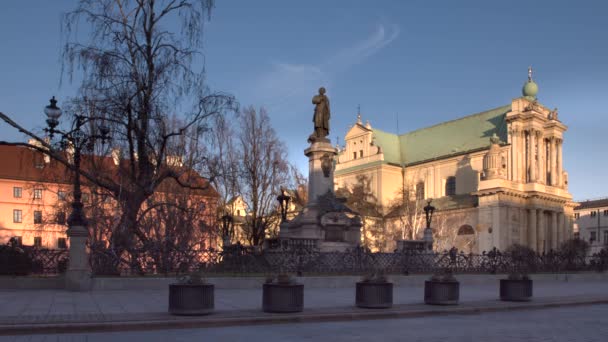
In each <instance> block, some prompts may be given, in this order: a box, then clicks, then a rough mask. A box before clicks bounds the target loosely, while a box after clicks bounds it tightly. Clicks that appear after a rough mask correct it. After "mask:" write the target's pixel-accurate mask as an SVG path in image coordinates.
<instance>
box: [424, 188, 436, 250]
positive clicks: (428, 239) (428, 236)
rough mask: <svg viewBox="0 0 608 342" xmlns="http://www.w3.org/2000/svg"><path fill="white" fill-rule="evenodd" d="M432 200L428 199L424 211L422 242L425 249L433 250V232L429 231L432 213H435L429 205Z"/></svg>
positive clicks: (433, 208)
mask: <svg viewBox="0 0 608 342" xmlns="http://www.w3.org/2000/svg"><path fill="white" fill-rule="evenodd" d="M432 201H433V200H432V199H429V200H428V202H427V204H426V206H425V207H424V208H423V209H424V214H425V215H426V228H425V229H424V238H423V240H424V241H425V243H426V246H427V249H429V250H431V249H433V230H432V229H431V221H432V220H433V213H434V212H435V207H433V206H432V205H431V202H432Z"/></svg>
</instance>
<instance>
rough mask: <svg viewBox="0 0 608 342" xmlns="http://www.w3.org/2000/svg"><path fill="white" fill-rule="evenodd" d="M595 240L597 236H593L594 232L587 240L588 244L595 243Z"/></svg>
mask: <svg viewBox="0 0 608 342" xmlns="http://www.w3.org/2000/svg"><path fill="white" fill-rule="evenodd" d="M596 239H597V235H596V234H595V232H591V237H590V238H589V242H595V240H596Z"/></svg>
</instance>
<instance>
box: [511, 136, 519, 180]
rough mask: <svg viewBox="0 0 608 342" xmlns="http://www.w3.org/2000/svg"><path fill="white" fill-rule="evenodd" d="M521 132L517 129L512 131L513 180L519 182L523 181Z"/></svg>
mask: <svg viewBox="0 0 608 342" xmlns="http://www.w3.org/2000/svg"><path fill="white" fill-rule="evenodd" d="M520 149H521V131H520V130H519V128H517V127H515V128H513V129H512V131H511V170H512V172H511V179H512V180H514V181H519V180H520V179H521V172H520V168H521V159H520V158H521V151H520Z"/></svg>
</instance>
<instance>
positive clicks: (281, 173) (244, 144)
mask: <svg viewBox="0 0 608 342" xmlns="http://www.w3.org/2000/svg"><path fill="white" fill-rule="evenodd" d="M240 123H241V127H240V132H239V133H240V137H239V140H238V148H239V160H240V163H241V167H240V176H241V186H240V189H241V194H242V196H243V199H244V201H245V203H246V204H247V206H248V208H249V213H248V216H247V222H246V224H245V226H244V228H245V230H246V233H247V236H248V239H249V242H250V243H251V244H252V245H255V246H257V245H260V244H262V243H263V242H264V238H265V236H266V232H267V231H268V230H269V228H271V227H273V226H276V225H277V224H278V221H279V212H278V210H277V204H278V203H277V200H276V198H277V195H278V193H279V189H280V187H281V186H284V185H286V184H287V183H288V181H289V179H288V178H289V177H288V175H289V164H288V163H287V152H286V150H285V147H284V145H283V143H282V142H281V141H280V140H279V139H278V137H277V136H276V133H275V131H274V129H273V128H272V127H271V125H270V120H269V118H268V115H267V113H266V110H265V109H264V108H261V109H260V110H259V111H256V110H255V109H254V108H253V107H249V108H246V109H245V110H243V111H242V112H241V114H240Z"/></svg>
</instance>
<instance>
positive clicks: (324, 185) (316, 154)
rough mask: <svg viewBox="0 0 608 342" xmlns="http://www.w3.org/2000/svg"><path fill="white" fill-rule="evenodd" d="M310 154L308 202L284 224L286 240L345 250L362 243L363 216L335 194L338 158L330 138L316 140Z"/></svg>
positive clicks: (306, 151)
mask: <svg viewBox="0 0 608 342" xmlns="http://www.w3.org/2000/svg"><path fill="white" fill-rule="evenodd" d="M304 154H305V155H306V156H307V157H308V160H309V162H308V167H309V172H308V203H307V205H306V207H305V208H304V209H303V210H302V211H301V212H300V213H299V214H298V215H297V216H296V217H295V218H294V219H293V220H291V221H290V222H286V223H283V224H281V230H280V233H279V238H280V239H282V240H285V239H291V240H308V242H310V240H314V245H315V246H317V247H318V248H319V249H320V250H321V251H344V250H346V249H348V248H352V247H355V246H358V245H359V243H360V240H361V226H362V223H361V218H360V217H359V216H358V215H357V214H356V213H354V212H352V211H351V210H350V209H348V208H347V207H346V206H345V205H344V203H343V201H341V200H340V199H338V198H336V197H335V195H334V158H335V157H336V155H337V154H338V151H337V150H336V148H334V147H333V146H331V143H330V141H329V140H328V139H325V138H316V139H313V140H312V142H311V145H310V147H309V148H307V149H306V150H305V151H304Z"/></svg>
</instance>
